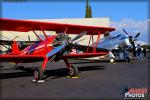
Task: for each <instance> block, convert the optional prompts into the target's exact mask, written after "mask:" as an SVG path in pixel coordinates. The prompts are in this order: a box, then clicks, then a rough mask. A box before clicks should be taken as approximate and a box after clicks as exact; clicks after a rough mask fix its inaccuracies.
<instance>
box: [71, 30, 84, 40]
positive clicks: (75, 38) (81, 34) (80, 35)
mask: <svg viewBox="0 0 150 100" xmlns="http://www.w3.org/2000/svg"><path fill="white" fill-rule="evenodd" d="M86 33H87V32H86V31H83V32H81V33H80V34H79V35H77V36H76V37H74V38H73V39H71V41H75V40H77V39H79V38H81V37H82V36H84V35H86Z"/></svg>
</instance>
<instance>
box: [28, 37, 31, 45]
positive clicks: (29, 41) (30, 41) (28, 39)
mask: <svg viewBox="0 0 150 100" xmlns="http://www.w3.org/2000/svg"><path fill="white" fill-rule="evenodd" d="M28 40H29V45H30V44H31V40H30V36H29V35H28Z"/></svg>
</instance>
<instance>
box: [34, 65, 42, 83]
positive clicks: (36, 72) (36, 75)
mask: <svg viewBox="0 0 150 100" xmlns="http://www.w3.org/2000/svg"><path fill="white" fill-rule="evenodd" d="M34 79H35V80H36V81H38V80H42V79H43V71H42V68H36V69H35V70H34Z"/></svg>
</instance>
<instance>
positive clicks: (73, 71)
mask: <svg viewBox="0 0 150 100" xmlns="http://www.w3.org/2000/svg"><path fill="white" fill-rule="evenodd" d="M69 76H71V77H74V76H78V68H77V67H75V66H70V67H69Z"/></svg>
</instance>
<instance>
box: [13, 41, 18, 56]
mask: <svg viewBox="0 0 150 100" xmlns="http://www.w3.org/2000/svg"><path fill="white" fill-rule="evenodd" d="M11 48H12V54H18V53H19V52H20V49H19V45H18V43H17V41H13V43H12V45H11Z"/></svg>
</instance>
